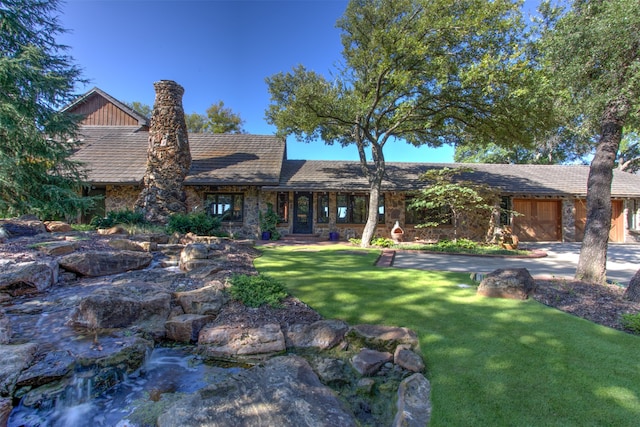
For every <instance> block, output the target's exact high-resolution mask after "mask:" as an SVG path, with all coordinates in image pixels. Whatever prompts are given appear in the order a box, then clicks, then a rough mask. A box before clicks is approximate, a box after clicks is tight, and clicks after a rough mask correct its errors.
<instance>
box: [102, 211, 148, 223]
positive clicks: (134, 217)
mask: <svg viewBox="0 0 640 427" xmlns="http://www.w3.org/2000/svg"><path fill="white" fill-rule="evenodd" d="M145 224H147V220H146V219H144V214H143V213H142V212H140V211H132V210H128V209H123V210H119V211H110V212H107V215H106V216H105V217H103V218H101V217H97V216H94V217H93V218H92V219H91V225H92V226H93V227H95V228H110V227H113V226H114V225H145Z"/></svg>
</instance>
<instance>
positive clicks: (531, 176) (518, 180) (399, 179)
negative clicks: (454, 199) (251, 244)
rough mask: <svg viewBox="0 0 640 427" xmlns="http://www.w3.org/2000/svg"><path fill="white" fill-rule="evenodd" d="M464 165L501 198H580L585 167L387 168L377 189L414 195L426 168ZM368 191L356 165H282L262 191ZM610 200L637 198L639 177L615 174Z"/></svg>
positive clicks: (583, 191) (394, 164) (295, 162)
mask: <svg viewBox="0 0 640 427" xmlns="http://www.w3.org/2000/svg"><path fill="white" fill-rule="evenodd" d="M458 166H465V167H470V168H472V169H474V172H473V173H471V174H469V175H467V176H463V178H464V179H472V180H474V181H479V182H482V183H485V184H487V185H489V186H491V187H493V188H497V189H499V190H500V191H501V193H503V194H511V195H539V196H556V197H560V196H570V195H571V196H585V195H586V192H587V178H588V175H589V166H583V165H513V164H478V163H465V164H462V163H400V162H390V163H387V170H386V177H385V180H384V181H383V184H382V188H383V190H387V191H402V190H415V189H417V188H419V187H420V186H421V185H424V184H423V183H422V182H421V181H419V179H418V177H419V176H420V174H422V173H424V172H425V171H427V170H428V169H433V168H444V167H448V168H454V167H458ZM368 188H369V186H368V183H367V180H366V179H365V178H364V177H363V175H362V171H361V168H360V163H359V162H347V161H315V160H286V161H285V162H284V164H283V169H282V175H281V178H280V183H279V185H278V186H273V187H267V188H265V189H266V190H283V191H285V190H293V191H305V190H306V191H366V190H368ZM612 195H613V196H614V197H640V176H638V175H634V174H630V173H626V172H620V171H615V172H614V180H613V185H612Z"/></svg>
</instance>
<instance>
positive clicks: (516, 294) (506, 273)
mask: <svg viewBox="0 0 640 427" xmlns="http://www.w3.org/2000/svg"><path fill="white" fill-rule="evenodd" d="M535 288H536V282H535V280H533V277H531V274H529V271H528V270H527V269H526V268H513V269H498V270H495V271H493V272H491V273H489V274H487V275H486V276H485V277H484V279H482V281H481V282H480V285H479V286H478V290H477V293H478V295H482V296H485V297H491V298H510V299H522V300H524V299H527V298H529V295H531V294H532V293H533V292H534V291H535Z"/></svg>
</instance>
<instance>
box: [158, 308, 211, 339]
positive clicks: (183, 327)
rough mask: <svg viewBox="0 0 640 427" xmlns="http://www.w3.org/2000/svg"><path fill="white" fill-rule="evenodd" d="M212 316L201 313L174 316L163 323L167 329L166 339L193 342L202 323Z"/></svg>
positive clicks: (209, 319)
mask: <svg viewBox="0 0 640 427" xmlns="http://www.w3.org/2000/svg"><path fill="white" fill-rule="evenodd" d="M214 318H215V317H214V316H205V315H201V314H182V315H179V316H175V317H173V318H171V319H169V320H167V322H166V323H165V324H164V327H165V329H166V330H167V339H170V340H173V341H176V342H186V343H189V342H195V341H197V340H198V334H200V330H201V329H202V327H203V326H204V325H206V324H207V323H209V322H210V321H212V320H213V319H214Z"/></svg>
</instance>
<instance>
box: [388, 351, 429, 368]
mask: <svg viewBox="0 0 640 427" xmlns="http://www.w3.org/2000/svg"><path fill="white" fill-rule="evenodd" d="M393 363H395V364H396V365H398V366H400V367H401V368H403V369H406V370H407V371H411V372H422V371H424V362H423V361H422V357H420V355H419V354H416V353H414V352H413V351H411V350H409V349H408V348H404V347H402V346H398V348H396V352H395V353H394V354H393Z"/></svg>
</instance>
